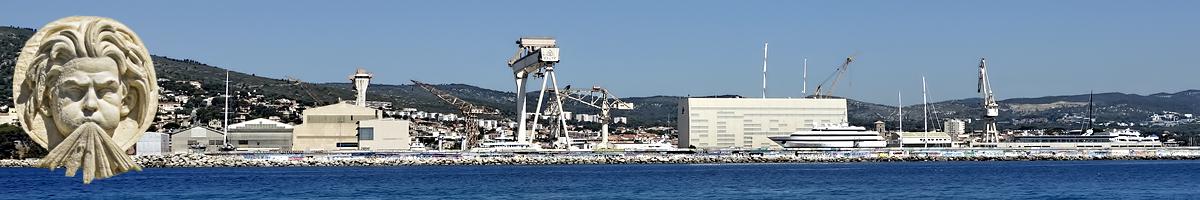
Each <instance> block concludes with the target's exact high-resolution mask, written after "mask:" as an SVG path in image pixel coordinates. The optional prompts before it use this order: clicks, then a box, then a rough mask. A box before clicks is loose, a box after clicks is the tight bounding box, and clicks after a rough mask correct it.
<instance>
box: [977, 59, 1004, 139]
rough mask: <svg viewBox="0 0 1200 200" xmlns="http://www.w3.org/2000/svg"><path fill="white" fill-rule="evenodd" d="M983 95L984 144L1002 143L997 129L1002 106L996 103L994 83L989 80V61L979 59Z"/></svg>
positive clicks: (980, 88)
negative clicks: (997, 118)
mask: <svg viewBox="0 0 1200 200" xmlns="http://www.w3.org/2000/svg"><path fill="white" fill-rule="evenodd" d="M977 92H979V93H980V94H983V110H984V113H983V121H984V122H983V123H985V126H986V127H984V131H983V142H984V143H996V142H1000V131H999V130H998V129H997V128H996V117H997V116H1000V104H998V103H996V95H994V94H992V83H991V81H989V80H988V74H987V59H986V58H980V59H979V89H978V91H977Z"/></svg>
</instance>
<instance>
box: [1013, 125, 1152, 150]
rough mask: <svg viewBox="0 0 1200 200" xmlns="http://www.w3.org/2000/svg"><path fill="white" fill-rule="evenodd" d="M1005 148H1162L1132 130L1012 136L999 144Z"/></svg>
mask: <svg viewBox="0 0 1200 200" xmlns="http://www.w3.org/2000/svg"><path fill="white" fill-rule="evenodd" d="M997 146H999V147H1005V148H1130V147H1162V146H1163V143H1162V142H1161V141H1159V139H1158V137H1155V136H1146V137H1144V136H1142V133H1141V132H1138V131H1137V130H1132V129H1115V130H1108V131H1104V132H1098V133H1090V131H1089V132H1088V133H1083V134H1079V135H1039V136H1014V137H1013V140H1012V141H1011V142H1001V143H999V144H998V145H997Z"/></svg>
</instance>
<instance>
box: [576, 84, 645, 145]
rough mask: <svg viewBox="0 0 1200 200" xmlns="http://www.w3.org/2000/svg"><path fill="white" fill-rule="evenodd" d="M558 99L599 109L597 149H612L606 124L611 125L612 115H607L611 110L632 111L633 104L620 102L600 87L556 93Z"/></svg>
mask: <svg viewBox="0 0 1200 200" xmlns="http://www.w3.org/2000/svg"><path fill="white" fill-rule="evenodd" d="M558 95H559V97H561V98H565V99H572V100H575V101H578V102H580V103H583V104H584V105H588V106H591V107H594V108H596V109H600V144H598V145H596V146H597V147H599V148H602V149H603V148H612V144H609V143H608V124H612V122H613V121H612V114H610V113H609V111H610V110H612V109H617V110H632V109H633V103H628V102H625V101H621V99H619V98H617V96H615V95H613V94H612V93H610V92H608V89H604V88H602V87H600V86H592V88H591V89H590V90H579V89H575V90H572V89H570V86H568V87H567V89H564V90H560V91H559V92H558Z"/></svg>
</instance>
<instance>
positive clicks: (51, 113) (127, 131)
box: [13, 16, 158, 184]
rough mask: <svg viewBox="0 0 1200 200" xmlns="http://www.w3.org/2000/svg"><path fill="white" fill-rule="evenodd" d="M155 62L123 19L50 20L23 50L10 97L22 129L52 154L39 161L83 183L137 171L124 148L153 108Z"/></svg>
mask: <svg viewBox="0 0 1200 200" xmlns="http://www.w3.org/2000/svg"><path fill="white" fill-rule="evenodd" d="M157 92H158V86H157V85H156V82H155V75H154V64H153V63H152V62H151V58H150V54H149V53H148V52H147V51H146V48H145V46H144V45H143V44H142V42H141V39H139V38H138V37H137V35H136V34H134V33H133V32H132V31H131V30H129V28H127V27H126V26H125V25H124V24H121V23H120V22H117V21H115V20H112V19H108V18H103V17H88V16H82V17H80V16H76V17H67V18H63V19H59V20H56V21H54V22H50V24H47V25H46V26H45V27H43V28H42V29H38V32H37V33H35V34H34V35H33V37H31V38H30V39H29V41H27V42H26V43H25V47H24V48H23V49H21V54H20V56H19V57H18V58H17V65H16V71H15V72H14V73H13V97H15V98H14V101H15V102H14V103H15V105H16V108H17V112H18V113H19V114H20V115H21V117H20V122H21V124H22V128H23V129H25V132H26V133H28V134H29V135H30V137H31V138H33V140H34V141H35V142H37V143H38V144H39V145H42V147H46V148H47V149H49V150H50V153H49V154H48V155H47V156H46V157H45V158H42V160H41V161H40V163H39V166H41V167H47V168H51V169H54V168H58V167H66V168H67V171H66V175H67V176H75V173H76V172H77V171H78V170H82V171H83V182H84V183H85V184H87V183H91V181H92V180H94V179H103V178H108V177H112V176H115V175H117V174H120V173H124V172H127V171H129V170H141V167H139V166H138V165H137V164H136V163H134V162H133V159H132V158H130V157H129V156H128V155H126V154H125V151H126V150H128V149H129V148H131V147H132V146H133V145H134V144H135V143H136V142H137V140H138V138H140V137H141V135H142V134H143V133H144V132H145V131H146V129H148V128H149V127H150V125H151V122H152V120H153V119H154V114H155V111H156V108H157V103H158V102H157V100H158V93H157Z"/></svg>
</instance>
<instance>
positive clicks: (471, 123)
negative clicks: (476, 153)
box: [410, 80, 500, 151]
mask: <svg viewBox="0 0 1200 200" xmlns="http://www.w3.org/2000/svg"><path fill="white" fill-rule="evenodd" d="M410 81H412V83H413V84H414V85H417V86H418V87H421V88H422V89H425V90H426V91H429V93H433V96H437V97H438V99H441V100H442V101H443V102H446V103H447V104H450V105H451V106H454V108H456V109H458V111H459V112H460V113H462V114H463V116H465V117H466V120H467V123H466V129H467V130H466V131H465V136H464V140H465V141H464V142H463V144H462V150H464V151H465V150H467V149H469V148H470V147H472V146H474V145H476V144H477V143H478V142H479V139H478V137H479V123H478V122H476V121H475V120H476V119H479V116H480V115H499V114H500V110H497V109H495V108H489V107H485V106H478V105H475V104H471V102H467V101H465V100H462V99H461V98H458V97H455V96H454V95H451V94H450V93H449V92H446V91H443V90H441V89H437V87H433V85H429V84H427V83H423V82H420V81H417V80H410Z"/></svg>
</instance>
